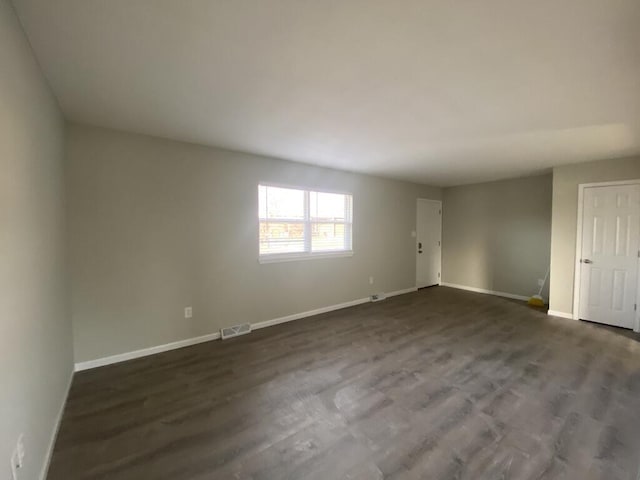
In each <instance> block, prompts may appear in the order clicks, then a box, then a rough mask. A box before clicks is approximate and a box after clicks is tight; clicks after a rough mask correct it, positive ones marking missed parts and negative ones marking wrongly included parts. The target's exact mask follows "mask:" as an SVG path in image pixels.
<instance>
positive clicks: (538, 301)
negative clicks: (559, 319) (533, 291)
mask: <svg viewBox="0 0 640 480" xmlns="http://www.w3.org/2000/svg"><path fill="white" fill-rule="evenodd" d="M529 305H532V306H534V307H544V300H543V299H542V297H541V296H540V295H534V296H533V297H531V298H530V299H529Z"/></svg>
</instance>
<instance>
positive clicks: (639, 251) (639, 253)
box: [638, 250, 640, 258]
mask: <svg viewBox="0 0 640 480" xmlns="http://www.w3.org/2000/svg"><path fill="white" fill-rule="evenodd" d="M638 258H640V250H638Z"/></svg>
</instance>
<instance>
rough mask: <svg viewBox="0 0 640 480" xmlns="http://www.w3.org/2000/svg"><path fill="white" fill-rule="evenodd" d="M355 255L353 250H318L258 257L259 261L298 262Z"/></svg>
mask: <svg viewBox="0 0 640 480" xmlns="http://www.w3.org/2000/svg"><path fill="white" fill-rule="evenodd" d="M344 257H353V250H347V251H341V252H318V253H281V254H272V255H262V256H260V257H258V263H261V264H262V263H280V262H298V261H301V260H319V259H321V258H344Z"/></svg>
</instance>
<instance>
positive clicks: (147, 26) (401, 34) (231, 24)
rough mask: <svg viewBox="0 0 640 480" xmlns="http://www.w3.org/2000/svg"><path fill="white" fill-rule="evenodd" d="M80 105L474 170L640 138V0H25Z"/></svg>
mask: <svg viewBox="0 0 640 480" xmlns="http://www.w3.org/2000/svg"><path fill="white" fill-rule="evenodd" d="M14 4H15V6H16V9H17V11H18V14H19V16H20V18H21V20H22V22H23V25H24V28H25V30H26V32H27V35H28V37H29V39H30V41H31V43H32V45H33V48H34V50H35V52H36V55H37V57H38V59H39V61H40V63H41V65H42V68H43V70H44V72H45V75H46V76H47V78H48V80H49V82H50V83H51V86H52V88H53V90H54V92H55V94H56V96H57V97H58V99H59V102H60V105H61V107H62V110H63V111H64V114H65V116H66V117H67V118H68V119H69V120H71V121H76V122H82V123H88V124H92V125H98V126H104V127H111V128H116V129H119V130H127V131H132V132H138V133H145V134H150V135H156V136H160V137H166V138H172V139H177V140H184V141H189V142H195V143H199V144H204V145H212V146H219V147H223V148H228V149H233V150H240V151H246V152H253V153H258V154H264V155H269V156H275V157H280V158H285V159H289V160H294V161H299V162H304V163H311V164H316V165H322V166H328V167H335V168H339V169H345V170H350V171H357V172H366V173H371V174H376V175H382V176H388V177H394V178H400V179H406V180H411V181H415V182H420V183H426V184H431V185H441V186H448V185H458V184H464V183H473V182H480V181H487V180H495V179H499V178H507V177H515V176H522V175H529V174H534V173H538V172H543V171H545V170H548V169H549V168H550V167H552V166H556V165H560V164H565V163H572V162H579V161H586V160H595V159H600V158H611V157H619V156H627V155H634V154H638V153H640V28H639V27H638V25H640V1H638V0H561V1H558V0H536V1H526V0H483V1H477V0H456V1H451V0H442V1H436V0H55V1H51V0H14Z"/></svg>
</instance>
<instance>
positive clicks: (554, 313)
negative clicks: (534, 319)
mask: <svg viewBox="0 0 640 480" xmlns="http://www.w3.org/2000/svg"><path fill="white" fill-rule="evenodd" d="M547 315H551V316H553V317H560V318H568V319H569V320H573V314H572V313H566V312H558V311H557V310H549V311H548V312H547Z"/></svg>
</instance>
